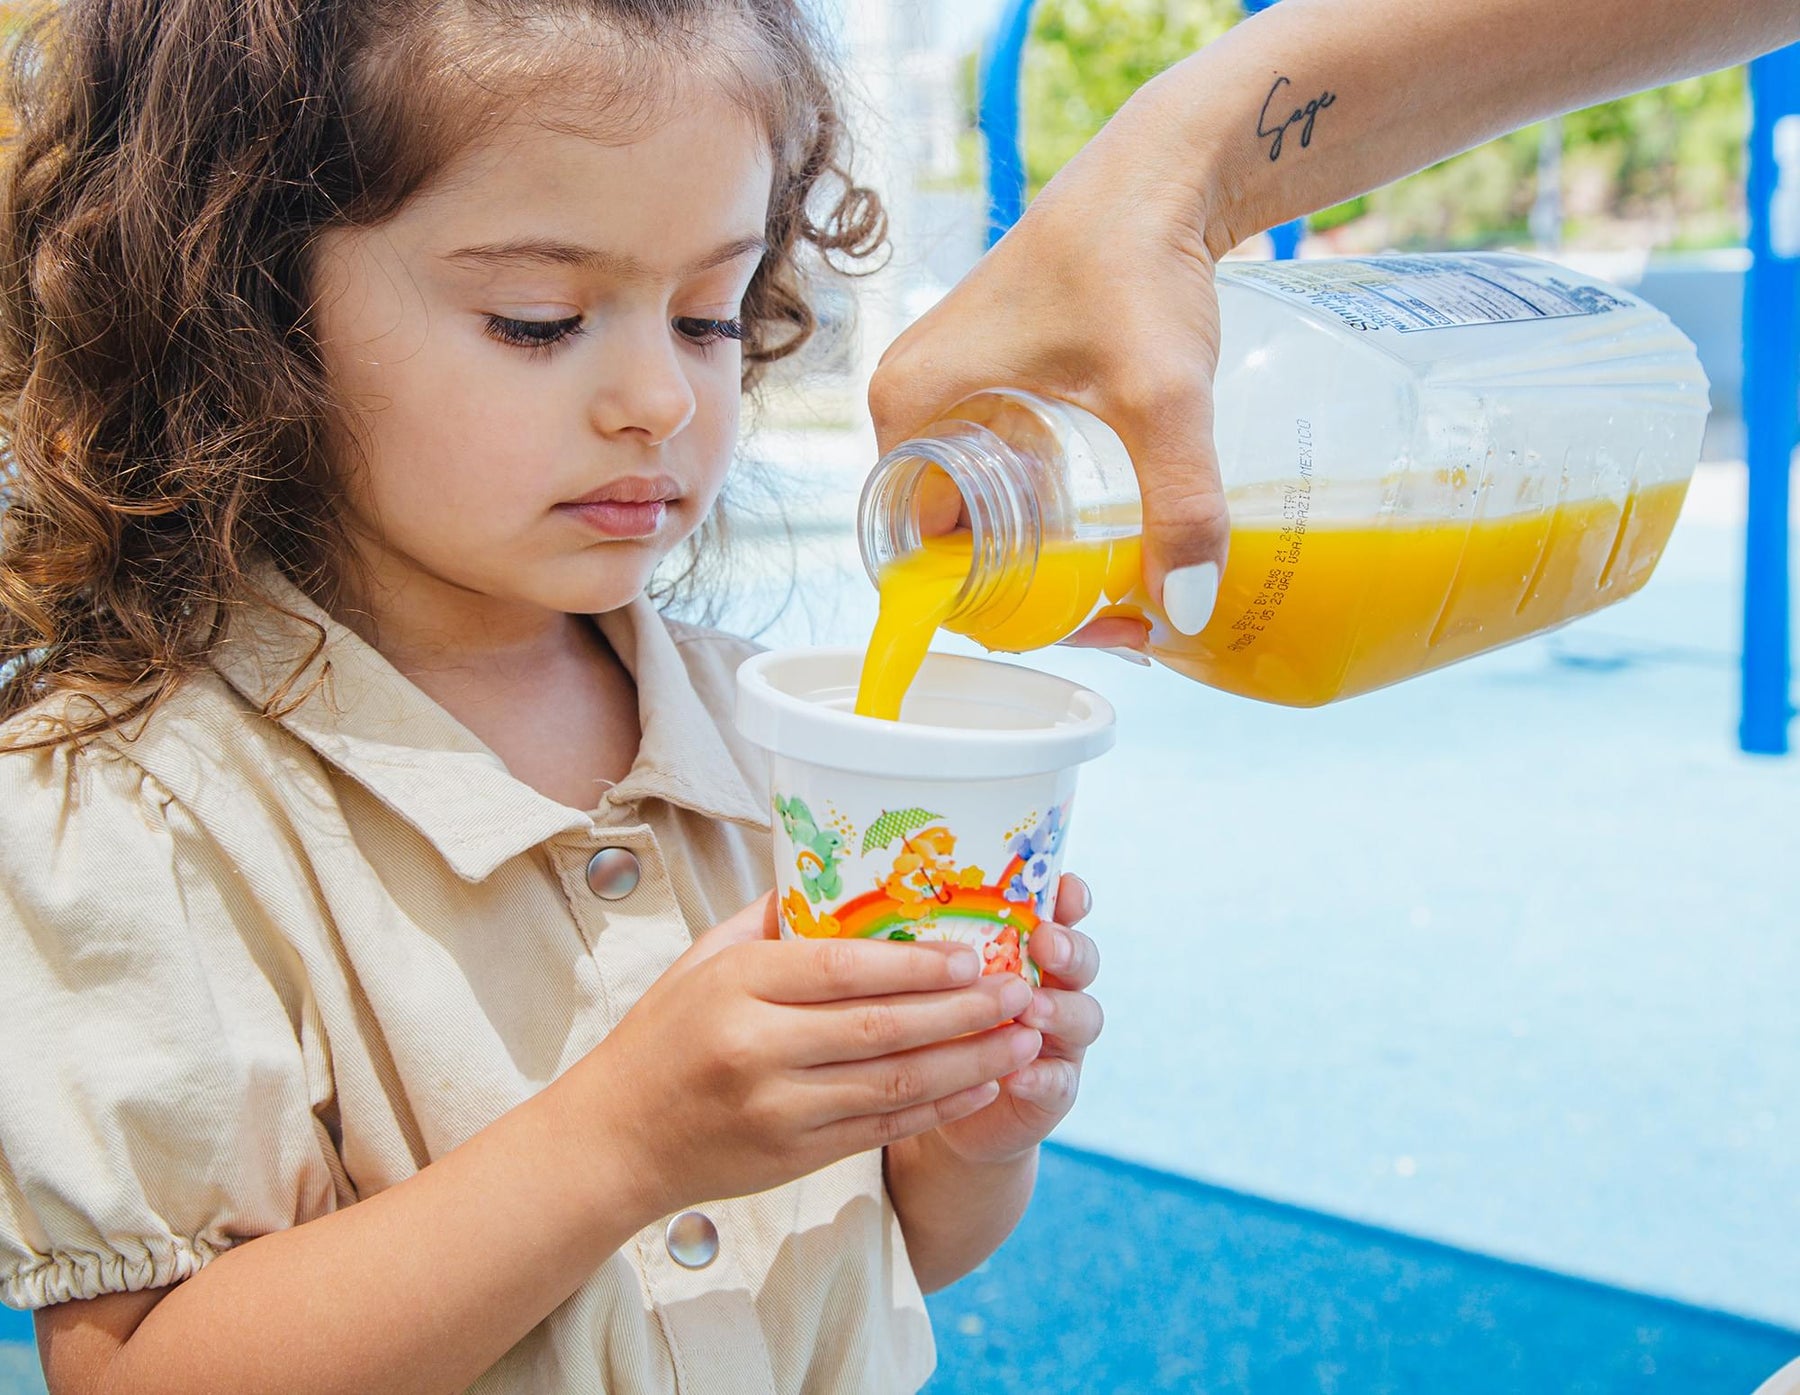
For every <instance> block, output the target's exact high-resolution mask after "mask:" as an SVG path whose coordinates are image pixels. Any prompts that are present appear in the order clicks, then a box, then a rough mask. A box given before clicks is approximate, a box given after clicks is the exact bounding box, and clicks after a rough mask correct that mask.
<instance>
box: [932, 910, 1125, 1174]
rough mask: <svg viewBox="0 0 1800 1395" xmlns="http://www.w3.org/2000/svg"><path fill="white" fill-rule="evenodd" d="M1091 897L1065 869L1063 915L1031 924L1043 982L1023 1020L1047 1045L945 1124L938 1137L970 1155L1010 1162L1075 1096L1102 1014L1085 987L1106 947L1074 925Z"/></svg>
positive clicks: (961, 1153)
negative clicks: (980, 1103)
mask: <svg viewBox="0 0 1800 1395" xmlns="http://www.w3.org/2000/svg"><path fill="white" fill-rule="evenodd" d="M1091 902H1092V898H1091V897H1090V896H1089V894H1088V889H1087V885H1086V883H1084V882H1083V881H1082V880H1081V878H1080V877H1074V876H1067V875H1065V876H1064V877H1063V879H1062V883H1061V885H1059V886H1058V888H1057V897H1056V923H1054V924H1052V923H1045V924H1043V925H1040V926H1038V928H1037V929H1036V930H1035V931H1033V932H1032V935H1031V940H1030V953H1031V957H1032V958H1033V959H1034V960H1035V961H1036V962H1037V965H1038V967H1039V968H1040V969H1041V970H1042V971H1043V979H1044V982H1043V986H1042V987H1041V988H1039V989H1038V990H1037V993H1036V995H1035V996H1034V998H1033V1000H1032V1004H1031V1006H1030V1007H1029V1008H1027V1009H1026V1010H1025V1011H1024V1012H1023V1013H1021V1014H1020V1015H1019V1017H1018V1021H1019V1023H1020V1024H1021V1025H1023V1026H1026V1027H1035V1028H1037V1029H1038V1030H1039V1031H1041V1032H1042V1033H1043V1034H1044V1037H1043V1047H1042V1049H1041V1050H1040V1051H1039V1052H1038V1054H1037V1055H1036V1057H1035V1058H1034V1059H1033V1060H1032V1061H1030V1062H1029V1063H1028V1064H1026V1065H1024V1066H1022V1067H1020V1068H1019V1069H1018V1070H1017V1071H1015V1072H1014V1073H1013V1074H1011V1075H1009V1076H1007V1077H1006V1078H1005V1079H1003V1080H1002V1081H1001V1082H1000V1096H999V1098H998V1099H996V1100H995V1101H994V1102H993V1103H992V1104H990V1105H988V1106H987V1107H986V1108H984V1109H979V1110H977V1111H976V1112H974V1113H972V1114H969V1115H966V1116H965V1117H963V1118H960V1119H956V1120H952V1121H949V1122H946V1123H943V1124H940V1125H939V1126H938V1129H937V1136H938V1139H939V1140H940V1141H941V1142H942V1143H943V1144H944V1146H945V1147H947V1148H949V1149H950V1151H951V1152H953V1153H955V1154H956V1155H957V1156H958V1157H961V1158H962V1159H964V1160H965V1161H967V1162H973V1163H998V1162H1006V1161H1008V1160H1009V1159H1011V1158H1014V1157H1017V1156H1018V1155H1019V1154H1021V1153H1023V1152H1026V1151H1027V1150H1029V1149H1032V1148H1035V1147H1037V1145H1038V1144H1040V1143H1042V1142H1043V1141H1044V1139H1045V1138H1046V1137H1048V1136H1049V1134H1050V1131H1051V1130H1052V1129H1054V1128H1055V1127H1056V1126H1057V1125H1058V1124H1059V1123H1061V1122H1062V1118H1063V1115H1065V1114H1067V1113H1068V1112H1069V1110H1070V1109H1071V1108H1072V1107H1073V1106H1074V1104H1075V1092H1076V1090H1077V1088H1078V1087H1079V1086H1080V1084H1081V1061H1082V1058H1083V1057H1084V1056H1085V1055H1087V1049H1088V1047H1090V1046H1092V1045H1093V1044H1094V1042H1095V1040H1096V1039H1097V1038H1098V1037H1099V1035H1100V1027H1101V1021H1102V1019H1101V1014H1100V1004H1099V1003H1098V1002H1097V1001H1095V1000H1094V999H1093V998H1091V997H1089V996H1088V994H1087V993H1086V992H1084V991H1083V990H1084V989H1086V988H1087V987H1088V986H1089V985H1090V984H1092V983H1093V981H1094V977H1095V975H1096V974H1098V973H1099V972H1100V951H1099V950H1098V949H1097V948H1096V947H1095V944H1094V942H1093V940H1091V939H1089V938H1088V937H1087V936H1086V935H1084V934H1082V933H1081V932H1080V931H1079V930H1076V929H1074V928H1073V927H1074V926H1075V924H1076V923H1077V922H1079V921H1080V920H1081V919H1082V918H1083V917H1084V916H1086V915H1087V913H1088V910H1089V909H1090V906H1091Z"/></svg>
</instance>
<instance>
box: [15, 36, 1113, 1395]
mask: <svg viewBox="0 0 1800 1395" xmlns="http://www.w3.org/2000/svg"><path fill="white" fill-rule="evenodd" d="M49 23H50V26H51V27H49V28H47V29H45V30H43V31H42V32H41V33H40V35H39V36H38V37H37V38H36V39H35V40H33V41H32V43H31V44H30V46H29V47H28V48H27V50H26V51H25V52H24V53H23V55H22V57H21V61H20V62H19V63H18V64H17V65H16V76H15V78H14V80H13V81H14V88H13V95H14V97H15V98H16V99H17V103H18V106H19V111H18V114H17V117H16V129H15V132H14V135H13V137H12V140H11V153H10V157H9V160H10V163H9V166H8V170H7V174H6V184H5V195H4V199H5V202H4V209H3V215H0V275H3V277H4V280H3V282H0V374H3V385H0V406H3V408H4V417H3V424H4V427H5V433H6V436H7V438H8V441H7V444H8V455H9V466H10V473H9V475H8V477H7V478H6V479H5V484H4V489H5V499H6V501H7V503H8V505H9V508H8V510H7V512H6V514H5V524H4V536H3V538H0V603H3V608H4V619H3V620H0V663H4V665H5V668H4V673H5V675H6V676H5V681H4V685H3V687H0V694H3V696H0V717H4V718H5V722H4V726H3V727H0V745H4V746H5V747H6V751H5V753H4V754H0V833H3V836H0V1060H4V1062H5V1063H6V1064H5V1068H4V1071H3V1072H0V1298H4V1300H5V1301H6V1302H7V1303H9V1304H11V1305H13V1306H17V1307H25V1308H32V1309H37V1310H38V1311H39V1317H38V1333H39V1343H40V1350H41V1353H42V1357H43V1360H44V1364H45V1367H46V1370H47V1372H48V1375H49V1380H50V1385H51V1389H52V1390H53V1391H54V1392H56V1395H65V1393H66V1392H75V1395H86V1392H90V1391H107V1392H113V1391H117V1392H125V1391H129V1392H133V1395H154V1393H155V1392H164V1391H170V1392H173V1391H230V1392H233V1395H249V1393H250V1392H259V1391H301V1392H307V1395H323V1392H332V1391H344V1392H359V1393H361V1392H371V1391H381V1392H402V1391H404V1392H411V1391H420V1392H424V1391H452V1390H457V1389H462V1388H464V1387H470V1388H473V1389H476V1390H480V1391H491V1392H499V1391H508V1392H527V1391H530V1392H557V1391H676V1390H681V1391H690V1392H700V1393H701V1395H712V1393H713V1392H727V1393H729V1395H735V1392H757V1391H800V1390H806V1391H846V1392H851V1391H854V1392H864V1391H876V1392H879V1391H887V1390H913V1389H916V1388H917V1387H918V1386H919V1385H920V1384H921V1383H922V1382H923V1381H924V1380H925V1378H926V1376H927V1375H928V1374H929V1372H930V1370H931V1368H932V1364H933V1348H932V1342H931V1334H930V1327H929V1324H928V1322H927V1319H926V1314H925V1310H924V1305H923V1301H922V1299H921V1297H920V1293H921V1289H922V1288H924V1289H930V1288H934V1287H938V1286H941V1285H943V1284H945V1283H947V1282H949V1281H951V1280H952V1279H954V1278H956V1277H957V1276H959V1275H961V1274H963V1273H966V1272H967V1271H968V1270H969V1269H971V1268H972V1267H973V1266H974V1265H975V1264H976V1263H978V1262H979V1261H980V1260H981V1259H982V1258H983V1257H984V1256H986V1255H987V1254H988V1253H990V1252H991V1251H992V1250H993V1249H994V1248H995V1247H996V1246H997V1245H998V1244H999V1242H1000V1241H1001V1240H1002V1239H1003V1238H1004V1237H1005V1236H1006V1234H1007V1233H1008V1232H1009V1231H1010V1229H1011V1228H1012V1226H1013V1225H1014V1224H1015V1222H1016V1221H1017V1219H1018V1217H1019V1215H1020V1213H1021V1212H1022V1210H1023V1207H1024V1205H1025V1203H1026V1200H1027V1198H1028V1197H1029V1195H1030V1192H1031V1188H1032V1184H1033V1179H1034V1175H1035V1165H1036V1145H1037V1144H1038V1142H1039V1141H1040V1140H1041V1139H1042V1138H1043V1137H1044V1136H1045V1134H1047V1133H1048V1132H1049V1130H1050V1128H1051V1127H1052V1126H1053V1125H1054V1123H1055V1122H1056V1121H1057V1120H1058V1119H1059V1118H1060V1117H1061V1116H1062V1115H1063V1114H1064V1113H1066V1111H1067V1110H1068V1108H1069V1106H1070V1104H1071V1102H1072V1100H1073V1097H1074V1091H1075V1085H1076V1078H1077V1072H1078V1069H1079V1066H1080V1062H1081V1057H1082V1053H1083V1051H1084V1049H1085V1048H1086V1046H1087V1045H1088V1044H1090V1043H1091V1042H1092V1041H1093V1040H1094V1038H1095V1036H1096V1034H1097V1033H1098V1031H1099V1025H1100V1017H1099V1010H1098V1008H1097V1006H1096V1005H1095V1003H1094V1001H1093V999H1092V998H1091V997H1089V996H1088V995H1087V994H1086V993H1084V992H1083V991H1082V990H1083V989H1084V988H1085V987H1086V986H1087V985H1088V984H1089V982H1091V980H1092V978H1093V976H1094V972H1095V956H1094V948H1093V945H1092V943H1091V942H1090V941H1089V940H1088V939H1087V938H1086V937H1085V936H1083V935H1081V934H1079V933H1078V932H1075V931H1072V930H1070V929H1067V928H1063V927H1057V926H1052V927H1049V928H1047V929H1044V930H1041V931H1040V932H1039V933H1038V935H1037V936H1036V937H1035V938H1034V941H1033V944H1034V948H1035V950H1036V951H1037V953H1038V956H1039V957H1040V959H1041V960H1042V961H1043V962H1044V964H1045V967H1046V968H1047V969H1048V970H1049V977H1048V978H1047V980H1046V982H1047V987H1046V988H1045V989H1043V990H1040V991H1039V992H1038V993H1037V994H1036V995H1035V997H1034V996H1033V994H1032V993H1031V991H1030V990H1029V989H1028V988H1027V987H1026V986H1025V985H1024V984H1023V982H1022V981H1021V980H1018V979H1017V978H1014V977H1011V976H998V975H996V976H988V977H986V978H980V977H978V969H979V966H978V965H977V964H976V962H975V960H974V956H973V955H972V954H971V953H969V952H968V951H967V950H954V951H953V950H951V949H950V948H949V947H947V946H931V945H914V946H905V945H888V944H880V945H877V944H868V943H855V942H846V943H790V942H782V941H780V940H779V939H778V938H775V937H774V930H773V922H772V920H771V918H770V916H769V910H768V903H767V899H766V897H765V898H764V899H763V900H761V901H754V900H753V898H755V897H756V896H757V895H758V893H759V892H762V891H763V890H764V889H765V888H766V886H767V885H768V882H769V871H770V869H769V867H768V859H769V847H768V842H767V836H766V830H767V825H768V810H767V808H766V807H765V803H764V800H763V797H762V791H763V789H764V785H763V781H762V776H761V774H760V772H759V771H758V770H757V768H756V765H755V761H754V758H753V757H752V756H751V755H750V754H749V753H748V751H747V750H746V748H744V747H743V746H741V745H740V744H739V743H738V741H737V740H736V738H735V736H734V734H733V733H732V730H731V727H730V724H729V714H730V707H731V692H732V688H731V684H732V678H733V672H734V668H735V665H736V664H737V663H738V661H739V660H740V659H741V658H742V657H743V656H744V654H745V653H746V652H747V649H746V646H744V645H743V644H742V643H740V642H738V641H735V640H731V639H728V638H726V637H723V636H720V635H717V634H713V633H710V632H706V631H702V630H698V629H693V628H689V627H685V626H680V625H674V624H671V623H668V622H665V621H664V620H663V619H662V617H661V616H660V615H659V613H658V611H657V610H656V609H655V607H654V606H653V605H652V604H651V603H650V602H649V601H648V600H647V599H646V598H645V595H644V592H645V587H646V585H647V583H648V582H649V580H650V577H651V573H652V569H653V568H655V567H656V566H657V564H658V563H659V562H662V561H663V560H664V559H665V558H667V557H668V556H669V555H670V554H671V552H672V551H673V550H674V549H676V548H677V547H678V546H679V545H681V544H683V543H684V541H686V540H689V539H690V538H693V537H695V536H696V530H699V529H702V528H703V526H704V524H705V523H706V520H707V519H708V518H709V516H710V515H711V512H712V508H713V503H714V500H715V498H716V496H717V495H718V493H719V491H720V489H721V486H722V484H723V483H724V478H725V474H726V471H727V466H728V463H729V460H730V458H731V455H732V450H733V436H734V432H735V429H736V426H737V414H738V400H739V395H740V392H741V390H742V387H743V386H744V384H745V383H746V382H748V381H749V380H751V379H753V378H754V377H755V376H756V373H757V371H758V370H759V369H760V368H761V367H763V366H764V365H765V364H767V363H768V362H769V361H771V360H772V359H775V358H778V357H779V356H780V355H781V354H783V353H784V352H787V351H788V350H790V349H792V348H793V347H794V346H795V345H796V344H797V343H798V342H799V341H800V340H801V339H802V338H803V337H804V336H805V334H806V333H807V331H808V330H809V328H810V326H811V323H812V317H811V314H810V312H809V310H808V308H807V304H806V301H805V298H804V294H803V283H802V281H801V279H800V275H799V270H798V265H797V258H798V257H799V256H800V254H801V253H802V252H803V251H805V250H806V249H807V248H808V247H811V248H813V249H815V250H817V251H820V252H824V253H837V254H842V255H844V256H848V257H851V258H855V257H857V256H860V255H863V254H866V253H867V252H868V251H870V250H871V249H872V248H873V246H874V245H875V244H876V243H877V242H878V241H879V240H880V219H879V210H878V208H877V206H876V204H875V203H874V201H873V199H872V198H871V197H870V196H869V195H868V194H867V193H866V192H865V191H863V190H861V189H858V188H856V187H855V186H853V185H850V184H849V183H848V182H847V181H846V180H844V179H843V177H842V175H841V172H840V171H841V166H840V151H839V125H838V118H837V112H836V108H835V106H834V103H833V101H832V98H831V96H830V93H829V90H828V88H827V85H826V83H825V80H824V76H823V68H822V66H821V62H820V60H819V58H818V57H817V55H816V52H815V49H814V46H813V40H812V39H811V38H810V37H809V34H808V31H807V29H806V27H805V25H804V23H803V21H802V19H801V16H800V13H799V11H798V10H797V8H796V7H795V4H794V3H793V0H359V3H350V2H349V0H62V3H60V4H59V5H58V6H57V7H56V10H55V11H54V15H53V18H52V20H51V21H50V22H49ZM709 546H710V544H704V545H702V547H701V550H700V552H699V554H698V555H699V557H700V559H701V560H702V561H704V560H706V558H707V555H708V553H707V548H708V547H709ZM691 571H692V569H691V568H690V572H691ZM1086 899H1087V898H1086V894H1085V891H1083V890H1082V889H1081V888H1080V885H1079V883H1077V882H1074V881H1073V880H1071V881H1070V882H1069V883H1068V884H1067V885H1066V886H1065V888H1064V894H1063V897H1062V902H1061V906H1062V912H1061V914H1060V915H1059V917H1058V919H1059V920H1061V921H1063V922H1065V923H1072V922H1073V921H1074V920H1076V919H1078V918H1079V915H1080V914H1081V913H1082V911H1084V910H1085V903H1086ZM746 902H752V904H751V905H750V908H749V909H748V910H746V911H742V912H740V913H739V914H736V915H731V913H732V912H733V911H736V910H737V909H738V908H739V907H741V906H743V905H744V904H745V903H746ZM727 917H729V918H727ZM716 922H722V923H719V924H716V927H715V923H716ZM708 927H715V928H711V929H709V928H708ZM1015 1018H1016V1019H1017V1020H1016V1021H1012V1019H1015Z"/></svg>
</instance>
